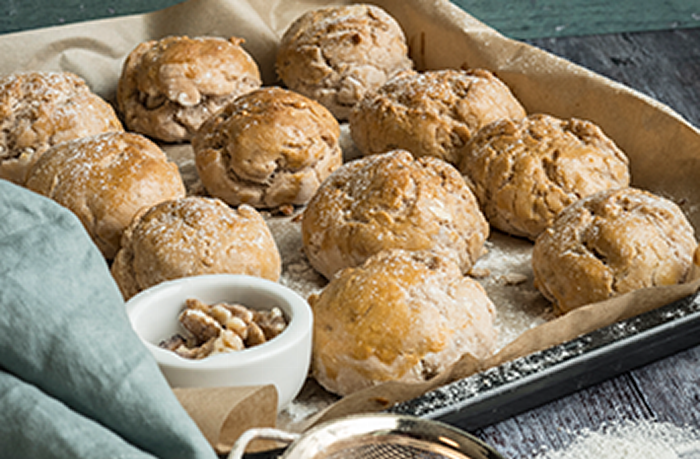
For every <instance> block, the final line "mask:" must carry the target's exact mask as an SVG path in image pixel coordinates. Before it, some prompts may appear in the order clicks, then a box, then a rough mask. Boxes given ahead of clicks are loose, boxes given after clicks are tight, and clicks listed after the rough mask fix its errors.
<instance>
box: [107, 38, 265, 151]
mask: <svg viewBox="0 0 700 459" xmlns="http://www.w3.org/2000/svg"><path fill="white" fill-rule="evenodd" d="M242 43H243V40H242V39H240V38H236V37H232V38H230V39H228V40H225V39H223V38H219V37H196V38H189V37H186V36H171V37H165V38H162V39H160V40H149V41H146V42H143V43H141V44H139V45H138V46H137V47H136V48H135V49H134V50H133V51H131V53H129V55H128V56H127V58H126V60H125V61H124V65H123V67H122V73H121V75H120V77H119V84H118V87H117V103H118V107H119V111H120V113H121V115H122V116H123V118H124V124H125V125H126V126H127V127H128V128H129V129H130V130H132V131H136V132H139V133H141V134H145V135H147V136H150V137H152V138H155V139H158V140H163V141H165V142H181V141H187V140H189V139H190V138H191V137H192V135H193V134H194V133H195V131H196V130H197V129H199V127H200V126H201V125H202V123H203V122H204V121H206V120H207V119H208V118H209V117H210V116H212V115H213V114H214V113H216V112H218V111H219V110H220V109H221V108H223V107H224V106H225V105H226V104H228V103H229V102H231V101H232V100H233V99H235V98H236V97H238V96H240V95H242V94H245V93H247V92H249V91H252V90H253V89H257V88H259V87H260V85H261V84H262V80H261V78H260V70H259V69H258V65H257V63H256V62H255V60H254V59H253V58H252V57H251V56H250V54H248V53H247V52H246V51H245V50H244V49H243V48H242V46H241V44H242Z"/></svg>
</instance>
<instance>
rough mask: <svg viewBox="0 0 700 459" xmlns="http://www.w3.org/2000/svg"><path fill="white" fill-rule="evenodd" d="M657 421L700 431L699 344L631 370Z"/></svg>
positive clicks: (631, 375)
mask: <svg viewBox="0 0 700 459" xmlns="http://www.w3.org/2000/svg"><path fill="white" fill-rule="evenodd" d="M630 377H631V378H632V380H633V381H634V383H635V385H636V386H637V387H638V388H639V390H640V394H641V397H642V399H643V400H644V403H645V404H646V405H647V406H648V407H649V408H650V409H651V410H652V412H653V413H654V414H655V416H656V418H657V419H658V420H659V421H665V422H671V423H673V424H676V425H679V426H683V425H686V424H688V425H690V426H695V428H696V429H698V431H700V346H698V347H695V348H692V349H689V350H687V351H684V352H681V353H678V354H675V355H674V356H673V357H671V358H667V359H663V360H660V361H658V362H655V363H653V364H651V365H647V366H645V367H642V368H640V369H638V370H635V371H633V372H631V373H630Z"/></svg>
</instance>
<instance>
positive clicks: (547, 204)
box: [460, 114, 630, 240]
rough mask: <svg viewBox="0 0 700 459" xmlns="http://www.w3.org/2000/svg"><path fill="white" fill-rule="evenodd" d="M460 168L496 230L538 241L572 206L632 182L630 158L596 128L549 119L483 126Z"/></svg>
mask: <svg viewBox="0 0 700 459" xmlns="http://www.w3.org/2000/svg"><path fill="white" fill-rule="evenodd" d="M460 170H461V172H462V174H464V176H465V178H466V179H467V181H468V183H469V185H470V187H471V189H472V191H474V194H475V195H476V197H477V199H478V200H479V204H480V205H481V209H482V211H483V212H484V215H486V218H487V220H488V221H489V223H490V224H491V225H493V226H494V227H496V228H498V229H500V230H501V231H504V232H506V233H509V234H512V235H515V236H523V237H527V238H530V239H533V240H534V239H535V238H536V237H537V236H538V235H539V234H540V233H541V232H542V231H543V230H544V229H545V228H547V227H548V226H549V225H550V224H551V223H552V221H553V220H554V217H555V216H556V215H557V214H558V213H559V212H561V210H562V209H564V208H565V207H566V206H568V205H569V204H571V203H573V202H575V201H577V200H578V199H580V198H582V197H585V196H588V195H591V194H593V193H596V192H598V191H603V190H608V189H612V188H624V187H627V186H628V185H629V182H630V173H629V161H628V159H627V156H625V154H624V153H623V152H622V151H621V150H620V149H619V148H618V147H617V145H615V143H614V142H613V141H612V140H611V139H610V138H609V137H607V136H606V135H605V134H604V133H603V131H602V130H601V129H600V128H599V127H598V126H597V125H595V124H593V123H591V122H589V121H584V120H580V119H575V118H572V119H568V120H563V119H559V118H555V117H553V116H549V115H544V114H535V115H530V116H528V117H527V118H524V119H522V120H519V121H516V120H500V121H496V122H494V123H491V124H489V125H487V126H485V127H483V128H482V129H481V130H479V132H477V134H476V135H475V136H474V137H473V138H472V139H471V141H470V142H469V143H467V145H466V147H465V148H464V150H463V152H462V157H461V160H460Z"/></svg>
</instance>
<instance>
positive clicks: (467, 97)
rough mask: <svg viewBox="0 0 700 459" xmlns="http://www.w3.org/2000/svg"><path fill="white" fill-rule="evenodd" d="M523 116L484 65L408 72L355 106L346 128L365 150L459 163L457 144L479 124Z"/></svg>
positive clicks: (399, 75)
mask: <svg viewBox="0 0 700 459" xmlns="http://www.w3.org/2000/svg"><path fill="white" fill-rule="evenodd" d="M524 117H525V109H524V108H523V107H522V105H521V104H520V102H519V101H518V100H517V99H516V98H515V96H513V94H512V93H511V91H510V89H509V88H508V87H507V86H506V85H505V84H504V83H503V82H502V81H501V80H499V79H498V78H496V77H495V76H494V75H493V74H492V73H491V72H488V71H486V70H480V69H476V70H451V69H447V70H434V71H427V72H422V73H420V72H413V71H406V72H401V73H399V74H398V75H396V76H394V77H393V78H391V79H390V80H388V81H387V82H386V83H385V84H384V85H382V86H381V87H380V88H379V89H378V90H377V91H375V92H373V93H370V94H367V95H366V96H365V97H364V98H363V99H362V100H361V101H360V102H359V103H358V104H357V105H356V106H355V107H354V108H353V111H352V113H351V115H350V133H351V135H352V138H353V140H354V141H355V144H357V146H358V148H359V150H360V151H361V152H362V153H363V154H365V155H370V154H376V153H384V152H386V151H389V150H394V149H397V148H400V149H404V150H408V151H410V152H411V153H413V155H414V156H416V157H421V156H434V157H436V158H440V159H442V160H445V161H447V162H449V163H451V164H454V165H457V164H458V161H459V154H458V151H459V149H460V148H462V147H463V146H464V145H465V144H466V143H467V142H468V141H469V139H471V138H472V136H473V135H474V134H476V132H477V131H478V130H479V129H480V128H481V127H482V126H485V125H487V124H489V123H492V122H494V121H496V120H500V119H521V118H524Z"/></svg>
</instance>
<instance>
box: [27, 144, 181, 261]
mask: <svg viewBox="0 0 700 459" xmlns="http://www.w3.org/2000/svg"><path fill="white" fill-rule="evenodd" d="M26 186H27V188H29V189H31V190H33V191H36V192H38V193H40V194H43V195H44V196H48V197H49V198H51V199H53V200H54V201H56V202H58V203H59V204H61V205H63V206H65V207H67V208H68V209H70V210H72V211H73V212H74V213H75V214H76V215H77V216H78V218H80V220H81V221H82V222H83V225H84V226H85V228H86V229H87V231H88V233H89V234H90V236H92V239H93V240H94V241H95V244H96V245H97V246H98V247H99V249H100V250H101V251H102V253H103V255H104V256H105V257H106V258H108V259H112V258H113V257H114V256H115V255H116V253H117V250H119V247H120V243H121V237H122V233H123V232H124V230H125V229H126V227H127V226H128V225H129V224H130V223H131V220H132V219H133V218H134V216H135V215H136V214H137V213H138V212H139V211H140V210H141V209H143V208H148V207H151V206H153V205H155V204H157V203H159V202H162V201H166V200H169V199H176V198H180V197H183V196H184V195H185V185H184V184H183V181H182V177H181V176H180V172H179V170H178V168H177V165H176V164H175V163H173V162H170V161H169V160H168V158H167V156H166V155H165V153H164V152H163V151H162V150H161V149H160V148H159V147H158V146H157V145H156V144H155V143H153V142H152V141H150V140H149V139H147V138H146V137H143V136H141V135H139V134H134V133H128V132H111V133H106V134H99V135H96V136H92V137H85V138H82V139H76V140H72V141H69V142H63V143H59V144H57V145H54V146H53V147H51V148H50V149H48V150H46V152H45V153H44V154H43V155H42V156H41V158H39V160H38V161H37V162H36V164H35V165H34V167H33V168H32V169H31V170H30V172H29V176H28V178H27V184H26Z"/></svg>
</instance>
